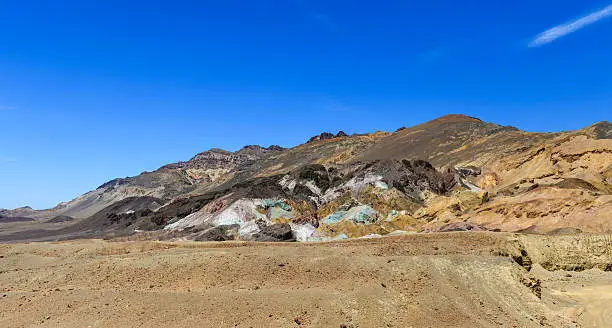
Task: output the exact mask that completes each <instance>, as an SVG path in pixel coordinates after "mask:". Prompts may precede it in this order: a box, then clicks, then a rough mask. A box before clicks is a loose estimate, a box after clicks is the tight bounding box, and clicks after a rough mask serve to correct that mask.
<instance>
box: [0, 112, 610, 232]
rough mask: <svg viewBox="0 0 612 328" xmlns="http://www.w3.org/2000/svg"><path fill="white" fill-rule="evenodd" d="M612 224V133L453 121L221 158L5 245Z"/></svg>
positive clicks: (37, 226) (33, 221) (85, 203)
mask: <svg viewBox="0 0 612 328" xmlns="http://www.w3.org/2000/svg"><path fill="white" fill-rule="evenodd" d="M611 213H612V124H610V123H608V122H600V123H597V124H594V125H592V126H589V127H587V128H584V129H581V130H577V131H571V132H563V133H529V132H523V131H520V130H518V129H516V128H514V127H507V126H500V125H497V124H493V123H486V122H483V121H481V120H479V119H476V118H472V117H467V116H463V115H448V116H444V117H441V118H439V119H436V120H433V121H430V122H426V123H423V124H420V125H417V126H414V127H410V128H401V129H399V130H397V131H395V132H393V133H388V132H375V133H372V134H365V135H347V134H346V133H344V132H339V133H336V134H334V133H327V132H326V133H322V134H320V135H318V136H315V137H312V138H311V139H310V140H309V141H308V142H306V143H304V144H302V145H299V146H296V147H294V148H289V149H285V148H282V147H279V146H270V147H267V148H264V147H261V146H246V147H244V148H242V149H241V150H239V151H236V152H228V151H225V150H221V149H211V150H208V151H205V152H203V153H200V154H197V155H196V156H194V157H193V158H192V159H190V160H189V161H186V162H178V163H173V164H169V165H165V166H163V167H161V168H159V169H158V170H156V171H154V172H144V173H142V174H140V175H138V176H136V177H131V178H124V179H115V180H112V181H109V182H107V183H105V184H103V185H101V186H100V187H99V188H98V189H96V190H94V191H91V192H89V193H86V194H84V195H83V196H81V197H79V198H77V199H74V200H72V201H70V202H67V203H63V204H60V205H58V206H57V207H56V208H54V209H49V210H44V211H34V210H32V209H29V208H21V209H16V210H10V211H9V210H3V211H0V217H1V218H2V220H0V224H3V226H4V227H5V229H3V232H0V240H5V241H8V240H48V239H63V238H74V237H92V236H97V237H100V236H132V238H164V239H177V238H187V239H195V240H229V239H245V240H249V239H254V240H299V241H310V240H325V239H333V238H350V237H361V236H368V235H369V236H371V237H375V236H378V235H384V234H390V233H391V234H402V233H409V232H420V231H423V232H435V231H452V230H500V231H528V232H535V233H568V232H580V231H582V232H607V231H612V216H611ZM12 218H15V219H12ZM16 218H19V219H16ZM56 218H59V219H56ZM28 219H30V220H28Z"/></svg>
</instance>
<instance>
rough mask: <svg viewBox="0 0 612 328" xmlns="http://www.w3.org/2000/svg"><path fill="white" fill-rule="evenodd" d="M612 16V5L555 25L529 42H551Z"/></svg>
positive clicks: (542, 43) (536, 43) (535, 44)
mask: <svg viewBox="0 0 612 328" xmlns="http://www.w3.org/2000/svg"><path fill="white" fill-rule="evenodd" d="M610 16H612V5H609V6H607V7H606V8H604V9H602V10H599V11H596V12H594V13H591V14H589V15H586V16H584V17H581V18H578V19H576V20H574V21H571V22H569V23H566V24H562V25H559V26H555V27H553V28H551V29H550V30H547V31H544V32H543V33H541V34H539V35H538V36H537V37H536V38H535V39H533V41H531V42H530V43H529V46H530V47H539V46H542V45H545V44H547V43H551V42H553V41H555V40H556V39H558V38H561V37H564V36H566V35H568V34H570V33H573V32H576V31H578V30H579V29H581V28H584V27H586V26H588V25H591V24H593V23H596V22H598V21H600V20H602V19H604V18H606V17H610Z"/></svg>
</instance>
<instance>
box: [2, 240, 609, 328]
mask: <svg viewBox="0 0 612 328" xmlns="http://www.w3.org/2000/svg"><path fill="white" fill-rule="evenodd" d="M611 254H612V237H610V236H608V235H590V236H589V235H572V236H539V235H525V234H509V233H492V232H455V233H435V234H411V235H403V236H396V237H385V238H378V239H358V240H348V241H338V242H326V243H276V244H271V243H252V242H222V243H195V242H172V243H170V242H144V241H136V242H111V241H102V240H76V241H66V242H54V243H33V244H12V245H0V326H1V327H173V326H174V327H300V326H301V327H336V328H338V327H496V326H499V327H537V326H542V325H543V326H552V327H609V326H612V287H611V286H612V272H610V270H612V255H611Z"/></svg>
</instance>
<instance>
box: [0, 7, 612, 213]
mask: <svg viewBox="0 0 612 328" xmlns="http://www.w3.org/2000/svg"><path fill="white" fill-rule="evenodd" d="M610 5H612V1H610V0H606V1H598V0H596V1H559V0H557V1H549V0H540V1H521V0H519V1H512V2H499V1H470V0H467V1H441V0H437V1H418V2H417V1H377V2H374V1H344V0H343V1H340V0H338V1H334V0H327V1H315V0H275V1H271V0H259V1H250V0H249V1H246V0H242V1H238V0H225V1H208V0H201V1H180V0H175V1H129V0H122V1H115V0H104V1H95V0H92V1H63V0H57V1H31V0H20V1H1V2H0V207H5V208H13V207H17V206H23V205H30V206H32V207H35V208H46V207H52V206H54V205H55V204H56V203H58V202H60V201H65V200H69V199H71V198H73V197H75V196H77V195H79V194H82V193H84V192H86V191H88V190H91V189H93V188H95V187H97V186H98V185H100V184H102V183H103V182H105V181H107V180H109V179H111V178H115V177H124V176H131V175H136V174H139V173H140V172H142V171H144V170H154V169H156V168H157V167H159V166H161V165H163V164H166V163H169V162H175V161H179V160H186V159H189V158H190V157H191V156H193V155H194V154H195V153H197V152H200V151H203V150H206V149H208V148H211V147H220V148H225V149H229V150H236V149H238V148H240V147H241V146H243V145H245V144H262V145H269V144H280V145H282V146H293V145H296V144H299V143H302V142H303V141H305V140H306V139H307V138H308V137H310V136H311V135H314V134H317V133H319V132H321V131H324V130H329V131H332V132H335V131H337V130H339V129H342V130H344V131H346V132H349V133H352V132H368V131H374V130H395V129H396V128H398V127H400V126H410V125H414V124H417V123H420V122H423V121H426V120H429V119H433V118H435V117H438V116H441V115H444V114H447V113H465V114H469V115H472V116H477V117H479V118H481V119H483V120H486V121H492V122H496V123H500V124H509V125H515V126H517V127H519V128H521V129H525V130H530V131H556V130H564V129H565V130H569V129H577V128H581V127H583V126H587V125H589V124H592V123H594V122H597V121H601V120H612V60H610V58H612V42H610V40H612V17H610V16H611V14H612V7H609V6H610ZM589 15H590V16H589ZM581 19H582V20H581ZM572 22H573V23H572ZM563 24H565V25H563ZM551 29H552V30H551Z"/></svg>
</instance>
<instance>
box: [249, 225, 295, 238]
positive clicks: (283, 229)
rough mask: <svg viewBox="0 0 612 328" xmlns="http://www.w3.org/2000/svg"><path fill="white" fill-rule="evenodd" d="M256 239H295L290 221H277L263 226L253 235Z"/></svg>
mask: <svg viewBox="0 0 612 328" xmlns="http://www.w3.org/2000/svg"><path fill="white" fill-rule="evenodd" d="M253 239H254V240H255V241H268V242H278V241H295V238H294V236H293V231H291V225H289V224H288V223H277V224H272V225H269V226H266V227H263V228H261V230H260V231H259V232H258V233H255V234H254V235H253Z"/></svg>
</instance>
